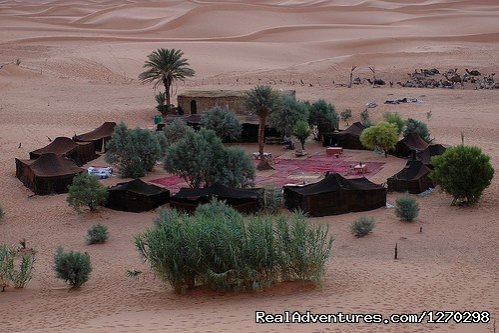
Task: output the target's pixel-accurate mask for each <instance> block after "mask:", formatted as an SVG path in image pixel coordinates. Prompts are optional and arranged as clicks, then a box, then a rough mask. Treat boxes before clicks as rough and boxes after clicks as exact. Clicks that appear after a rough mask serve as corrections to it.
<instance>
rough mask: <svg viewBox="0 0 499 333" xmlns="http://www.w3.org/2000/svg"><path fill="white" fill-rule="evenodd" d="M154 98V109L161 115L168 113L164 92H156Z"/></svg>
mask: <svg viewBox="0 0 499 333" xmlns="http://www.w3.org/2000/svg"><path fill="white" fill-rule="evenodd" d="M154 99H155V100H156V103H158V105H156V110H158V111H159V112H160V113H161V114H162V115H165V114H167V113H168V106H167V105H165V104H166V96H165V93H164V92H161V91H160V92H158V93H157V94H156V95H154Z"/></svg>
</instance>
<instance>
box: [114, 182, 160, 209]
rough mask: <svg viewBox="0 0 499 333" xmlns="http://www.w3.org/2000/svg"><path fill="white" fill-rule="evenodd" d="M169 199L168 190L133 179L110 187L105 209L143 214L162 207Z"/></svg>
mask: <svg viewBox="0 0 499 333" xmlns="http://www.w3.org/2000/svg"><path fill="white" fill-rule="evenodd" d="M169 198H170V191H169V190H166V189H164V188H161V187H158V186H155V185H151V184H147V183H145V182H143V181H142V180H140V179H134V180H131V181H129V182H125V183H118V184H116V185H115V186H111V187H110V188H109V198H108V200H107V204H106V207H108V208H111V209H114V210H122V211H125V212H136V213H138V212H145V211H147V210H151V209H154V208H156V207H158V206H161V205H164V204H165V203H167V202H168V199H169Z"/></svg>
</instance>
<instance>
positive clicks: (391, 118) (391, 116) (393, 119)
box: [383, 112, 405, 135]
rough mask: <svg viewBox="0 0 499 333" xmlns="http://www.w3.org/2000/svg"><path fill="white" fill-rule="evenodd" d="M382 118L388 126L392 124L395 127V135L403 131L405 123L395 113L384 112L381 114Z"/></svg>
mask: <svg viewBox="0 0 499 333" xmlns="http://www.w3.org/2000/svg"><path fill="white" fill-rule="evenodd" d="M383 118H384V119H385V121H386V122H387V123H389V124H393V125H395V126H396V127H397V133H398V134H399V135H400V133H402V131H403V129H404V125H405V122H404V120H403V119H402V117H400V115H399V114H398V113H397V112H385V113H384V114H383Z"/></svg>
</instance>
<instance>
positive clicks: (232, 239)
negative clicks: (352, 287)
mask: <svg viewBox="0 0 499 333" xmlns="http://www.w3.org/2000/svg"><path fill="white" fill-rule="evenodd" d="M276 220H277V221H276ZM332 242H333V238H332V237H331V236H328V230H327V229H323V228H322V227H312V226H311V225H310V224H308V223H307V221H305V219H304V217H303V216H297V215H296V216H295V217H294V218H293V220H292V223H290V222H289V221H288V219H287V218H286V217H282V216H281V217H277V218H273V217H271V216H268V215H267V216H253V217H251V218H249V219H248V220H247V221H245V220H244V219H243V216H242V215H241V214H239V213H238V212H237V211H235V210H234V209H232V208H230V207H228V206H226V205H225V204H224V203H221V202H216V201H214V202H211V203H209V204H207V205H203V206H200V207H199V208H198V210H197V211H196V213H195V214H194V215H186V214H181V213H178V212H176V211H169V212H165V211H162V212H161V213H160V215H159V217H158V218H156V220H155V227H154V228H153V229H149V230H146V231H145V232H144V233H142V234H140V235H138V236H136V238H135V245H136V247H137V249H138V251H139V252H140V253H141V255H143V257H144V258H145V259H146V261H148V262H149V264H150V265H151V268H152V269H153V270H154V271H155V273H156V274H157V275H158V276H159V277H160V278H161V279H162V280H163V281H164V282H165V283H169V284H170V285H171V286H172V287H173V288H174V290H175V292H183V291H185V290H186V289H189V288H193V287H194V286H195V285H206V286H209V287H210V288H212V289H214V290H219V291H228V290H258V289H262V288H264V287H266V286H269V285H271V284H273V283H276V282H279V281H288V280H301V281H303V282H308V281H312V282H314V283H316V284H319V283H320V281H321V279H322V277H323V275H324V273H325V270H324V266H325V262H326V260H327V259H328V257H329V252H330V249H331V245H332Z"/></svg>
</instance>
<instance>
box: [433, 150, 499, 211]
mask: <svg viewBox="0 0 499 333" xmlns="http://www.w3.org/2000/svg"><path fill="white" fill-rule="evenodd" d="M431 164H432V165H433V168H434V169H433V171H432V172H431V174H430V176H431V178H432V179H433V180H434V181H435V182H436V183H438V184H439V185H440V186H441V188H442V190H443V191H444V192H446V193H449V194H450V195H451V196H452V197H453V200H452V204H453V205H454V204H455V203H456V201H457V200H463V201H464V202H465V203H467V204H469V205H473V204H476V203H477V202H478V201H479V200H480V198H481V196H482V193H483V191H484V190H485V189H486V188H487V187H488V186H489V185H490V183H491V181H492V178H494V168H493V167H492V165H491V163H490V157H489V156H488V155H486V154H484V153H483V152H482V150H481V149H480V148H478V147H474V146H465V145H459V146H455V147H451V148H448V149H447V150H446V151H445V152H444V153H443V154H442V155H440V156H434V157H432V159H431Z"/></svg>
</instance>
